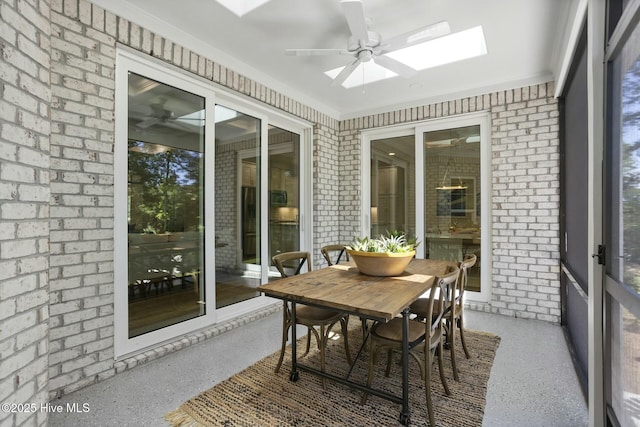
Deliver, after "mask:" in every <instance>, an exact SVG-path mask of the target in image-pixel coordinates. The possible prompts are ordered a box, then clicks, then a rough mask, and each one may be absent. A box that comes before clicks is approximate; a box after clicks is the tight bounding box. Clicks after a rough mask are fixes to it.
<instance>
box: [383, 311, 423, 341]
mask: <svg viewBox="0 0 640 427" xmlns="http://www.w3.org/2000/svg"><path fill="white" fill-rule="evenodd" d="M408 332H409V340H408V341H409V345H410V346H411V344H414V343H415V342H416V341H421V340H422V339H423V338H424V323H422V322H416V321H414V320H410V321H409V329H408ZM371 333H372V334H373V335H375V336H377V337H379V338H383V339H386V340H391V341H397V342H402V318H400V317H396V318H393V319H391V320H390V321H389V322H387V323H378V324H377V325H376V326H374V327H373V329H372V331H371Z"/></svg>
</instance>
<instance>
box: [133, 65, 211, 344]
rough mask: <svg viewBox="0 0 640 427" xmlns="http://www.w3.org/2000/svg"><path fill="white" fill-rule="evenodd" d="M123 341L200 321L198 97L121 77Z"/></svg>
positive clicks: (201, 114) (201, 104)
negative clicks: (124, 97)
mask: <svg viewBox="0 0 640 427" xmlns="http://www.w3.org/2000/svg"><path fill="white" fill-rule="evenodd" d="M128 83H129V89H128V91H129V102H128V106H129V107H128V108H129V111H128V117H129V124H128V151H127V159H128V186H127V188H128V199H127V225H128V277H129V280H128V310H129V325H128V330H129V338H132V337H135V336H138V335H142V334H145V333H148V332H151V331H154V330H157V329H160V328H163V327H166V326H169V325H173V324H176V323H179V322H182V321H185V320H188V319H193V318H195V317H198V316H202V315H204V314H205V296H204V295H205V294H204V289H203V287H202V283H203V282H204V268H203V266H204V252H203V250H204V222H203V219H204V214H203V212H204V197H203V181H204V107H205V102H204V98H202V97H200V96H197V95H194V94H192V93H189V92H186V91H183V90H180V89H177V88H175V87H172V86H169V85H165V84H162V83H160V82H157V81H154V80H151V79H148V78H145V77H143V76H140V75H137V74H134V73H129V76H128Z"/></svg>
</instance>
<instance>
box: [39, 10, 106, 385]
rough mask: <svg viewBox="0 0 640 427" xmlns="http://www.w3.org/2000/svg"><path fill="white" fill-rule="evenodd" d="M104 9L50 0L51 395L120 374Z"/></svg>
mask: <svg viewBox="0 0 640 427" xmlns="http://www.w3.org/2000/svg"><path fill="white" fill-rule="evenodd" d="M94 12H95V14H94ZM108 15H109V14H108V13H106V12H104V11H103V10H101V9H99V8H96V7H93V6H92V5H91V4H90V3H88V2H84V1H80V2H79V1H77V0H71V1H69V0H65V1H64V2H63V1H54V2H53V3H52V12H51V21H52V41H51V56H52V58H53V60H52V66H51V82H52V85H51V88H52V111H51V116H52V129H51V133H52V135H51V172H52V173H51V235H50V238H51V258H50V263H51V271H50V274H51V286H50V299H51V307H50V308H51V354H50V363H49V375H50V385H49V388H50V395H51V396H55V395H59V394H62V393H68V392H70V391H73V390H75V389H77V388H79V387H83V386H85V385H87V384H90V383H92V382H95V381H97V380H98V378H103V377H108V376H111V375H113V374H115V369H114V368H113V229H112V226H113V207H112V206H113V155H112V150H113V139H114V138H113V109H114V87H115V82H114V61H115V41H116V39H115V38H114V37H113V35H110V34H105V33H104V32H103V31H104V28H105V27H106V24H105V20H106V19H107V17H108ZM105 342H109V343H110V344H109V345H105ZM105 360H107V361H108V360H110V362H106V363H105Z"/></svg>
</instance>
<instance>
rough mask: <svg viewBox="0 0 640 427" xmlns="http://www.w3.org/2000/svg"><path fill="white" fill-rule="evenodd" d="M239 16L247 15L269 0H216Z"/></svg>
mask: <svg viewBox="0 0 640 427" xmlns="http://www.w3.org/2000/svg"><path fill="white" fill-rule="evenodd" d="M216 1H217V2H218V3H220V4H221V5H223V6H224V7H226V8H227V9H229V10H230V11H231V12H233V13H235V14H236V15H238V16H240V17H241V16H242V15H245V14H247V13H249V12H251V11H252V10H253V9H255V8H257V7H259V6H261V5H263V4H265V3H266V2H268V1H269V0H216Z"/></svg>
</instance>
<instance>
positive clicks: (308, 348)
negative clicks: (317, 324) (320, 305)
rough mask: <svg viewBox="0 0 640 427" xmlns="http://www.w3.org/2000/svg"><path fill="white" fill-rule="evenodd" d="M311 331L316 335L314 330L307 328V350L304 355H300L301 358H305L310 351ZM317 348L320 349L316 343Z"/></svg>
mask: <svg viewBox="0 0 640 427" xmlns="http://www.w3.org/2000/svg"><path fill="white" fill-rule="evenodd" d="M312 329H313V332H314V333H316V331H315V328H312V327H311V326H307V348H306V350H305V351H304V354H303V355H302V357H305V356H306V355H307V354H309V350H311V330H312ZM316 335H317V333H316ZM318 348H320V342H318Z"/></svg>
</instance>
